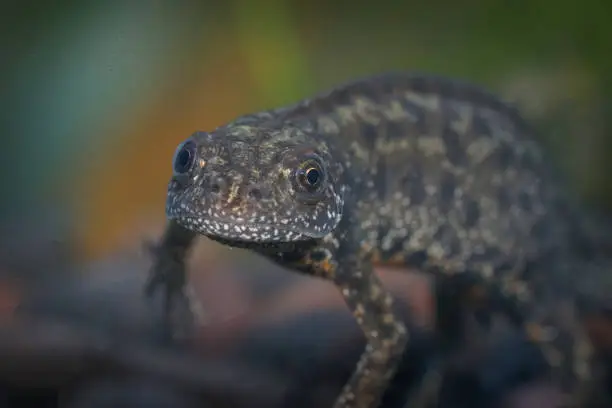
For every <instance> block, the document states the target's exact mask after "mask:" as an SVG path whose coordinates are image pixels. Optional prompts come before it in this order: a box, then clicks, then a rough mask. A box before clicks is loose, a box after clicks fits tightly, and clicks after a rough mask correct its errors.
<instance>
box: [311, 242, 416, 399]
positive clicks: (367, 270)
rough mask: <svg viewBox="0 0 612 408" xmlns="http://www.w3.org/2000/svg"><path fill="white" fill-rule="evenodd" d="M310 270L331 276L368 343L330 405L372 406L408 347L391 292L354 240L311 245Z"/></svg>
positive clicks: (404, 330)
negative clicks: (327, 245)
mask: <svg viewBox="0 0 612 408" xmlns="http://www.w3.org/2000/svg"><path fill="white" fill-rule="evenodd" d="M311 253H315V254H316V256H315V258H316V261H315V262H313V263H312V266H313V268H314V274H315V275H317V276H320V277H323V278H326V279H328V280H330V281H332V282H333V283H334V284H335V285H336V286H337V287H338V289H339V290H340V293H341V294H342V297H343V298H344V301H345V302H346V304H347V306H348V307H349V309H350V311H351V313H352V314H353V316H354V317H355V319H356V321H357V323H358V324H359V326H360V328H361V330H362V331H363V332H364V334H365V337H366V340H367V345H366V348H365V351H364V352H363V354H362V355H361V358H360V359H359V362H358V364H357V367H356V369H355V371H354V372H353V375H352V376H351V378H350V380H349V382H348V383H347V385H345V386H344V388H343V390H342V392H341V394H340V396H339V397H338V398H337V399H336V402H335V404H334V408H374V407H377V406H378V405H379V403H380V401H381V398H382V396H383V394H384V392H385V390H386V388H387V385H388V383H389V381H390V380H391V377H392V376H393V375H394V374H395V372H396V370H397V368H398V366H399V362H400V360H401V357H402V354H403V353H404V350H405V349H406V347H407V343H408V337H409V334H408V331H407V329H406V326H405V325H404V323H403V322H402V321H401V319H400V318H399V317H398V315H397V314H396V313H395V312H394V310H393V298H392V296H391V294H390V293H389V292H388V291H387V290H386V289H385V288H384V287H383V285H382V283H381V281H380V280H379V279H378V277H377V276H376V275H375V274H374V271H373V267H372V264H371V263H370V262H369V261H368V260H367V259H366V258H365V256H364V254H363V253H362V252H360V250H359V247H358V246H357V245H350V244H340V245H339V246H338V248H337V249H336V250H335V251H331V250H329V249H328V248H315V249H314V250H313V251H312V252H311Z"/></svg>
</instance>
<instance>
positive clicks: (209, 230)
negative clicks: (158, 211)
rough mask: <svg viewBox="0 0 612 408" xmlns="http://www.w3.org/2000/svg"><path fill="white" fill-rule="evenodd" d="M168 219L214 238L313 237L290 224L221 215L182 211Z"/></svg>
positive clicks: (278, 239) (273, 239)
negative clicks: (185, 212)
mask: <svg viewBox="0 0 612 408" xmlns="http://www.w3.org/2000/svg"><path fill="white" fill-rule="evenodd" d="M168 219H170V220H173V221H175V222H177V223H178V224H179V225H181V226H182V227H184V228H187V229H189V230H192V231H194V232H197V233H199V234H202V235H206V236H208V237H209V238H212V239H222V240H231V241H243V242H261V243H265V242H270V243H274V242H286V241H301V240H308V239H311V238H310V237H308V236H307V235H305V234H304V233H303V232H301V231H299V230H297V229H295V228H290V227H289V226H278V225H272V224H266V223H253V222H248V221H245V220H236V219H227V218H221V217H212V218H211V217H196V216H190V215H185V214H180V213H171V214H168Z"/></svg>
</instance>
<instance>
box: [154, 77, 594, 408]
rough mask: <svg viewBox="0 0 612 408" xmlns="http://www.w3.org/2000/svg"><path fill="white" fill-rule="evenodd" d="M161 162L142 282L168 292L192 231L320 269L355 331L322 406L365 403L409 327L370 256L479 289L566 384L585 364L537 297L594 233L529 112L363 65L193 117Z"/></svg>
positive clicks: (467, 88) (573, 340) (558, 291)
mask: <svg viewBox="0 0 612 408" xmlns="http://www.w3.org/2000/svg"><path fill="white" fill-rule="evenodd" d="M173 166H174V174H173V176H172V179H171V180H170V182H169V186H168V196H167V202H166V214H167V216H168V219H169V227H168V230H167V233H166V236H165V238H164V240H163V241H162V244H161V246H160V247H159V249H158V251H157V256H158V258H157V260H158V263H157V264H156V265H155V267H154V271H153V275H152V279H151V284H150V287H149V289H150V290H153V289H154V288H157V287H159V285H160V284H164V285H165V286H166V289H167V290H168V291H169V293H170V292H172V293H174V292H176V293H180V291H181V286H182V285H183V283H184V280H185V278H184V276H185V271H184V264H183V263H182V259H183V258H184V255H185V250H186V249H187V248H188V247H189V245H191V243H192V241H193V238H194V237H195V236H196V235H198V234H200V235H204V236H206V237H209V238H211V239H213V240H216V241H219V242H222V243H224V244H227V245H230V246H234V247H241V248H248V249H250V250H252V251H255V252H257V253H259V254H261V255H263V256H265V257H267V258H268V259H270V260H272V261H274V262H277V263H279V264H281V265H283V266H285V267H286V268H288V269H290V270H295V271H298V272H301V273H305V274H309V275H312V276H317V277H320V278H324V279H327V280H329V281H331V282H333V283H334V284H335V285H336V286H337V287H338V289H339V290H340V293H341V294H342V296H343V297H344V300H345V301H346V304H347V306H348V307H349V309H350V310H351V312H352V313H353V315H354V316H355V318H356V320H357V322H358V323H359V325H360V327H361V328H362V329H363V332H364V334H365V337H366V339H367V347H366V350H365V351H364V353H363V355H362V357H361V359H360V361H359V363H358V365H357V368H356V370H355V372H354V374H353V376H352V378H351V379H350V380H349V382H348V384H347V385H346V387H345V388H344V390H343V391H342V393H341V395H340V396H339V398H338V400H337V401H336V404H335V406H334V407H335V408H349V407H351V408H352V407H359V408H374V407H376V406H378V403H379V401H380V397H381V395H382V393H383V392H384V390H385V386H386V384H387V382H388V381H389V379H390V377H391V376H392V375H393V374H394V372H395V369H396V366H397V362H398V361H399V357H400V356H401V354H402V353H403V351H404V349H405V347H406V344H407V342H408V341H409V333H407V331H406V328H405V325H404V324H403V322H401V321H400V320H399V319H398V318H397V317H396V314H395V313H394V311H393V299H392V298H391V296H390V295H389V293H388V292H387V291H386V290H385V289H384V288H383V286H382V285H381V283H380V281H379V280H378V278H377V277H376V276H375V274H374V273H373V271H372V270H373V265H374V264H376V263H382V264H389V263H393V264H400V265H405V266H406V267H414V268H418V269H420V270H423V271H426V272H428V273H431V274H433V275H434V276H435V278H436V279H437V280H442V281H443V280H445V279H446V280H448V279H455V280H457V281H458V282H459V281H461V282H463V281H465V282H466V284H465V288H464V289H462V290H460V291H459V292H462V291H463V292H465V293H468V291H470V290H472V289H473V288H474V287H479V288H481V289H482V291H481V292H483V293H484V294H485V295H486V297H487V298H488V299H489V300H490V302H489V306H490V310H491V312H494V311H496V310H498V311H501V312H502V313H505V314H506V315H507V316H508V317H510V318H511V319H512V321H514V322H515V323H516V324H518V325H520V326H522V327H523V328H525V329H526V330H527V333H528V334H529V335H530V336H531V337H532V338H533V339H534V340H535V341H537V342H539V343H540V345H541V346H542V349H543V350H544V351H545V352H546V353H547V355H549V356H552V357H550V361H551V364H552V365H553V366H557V368H558V370H560V371H563V372H568V373H569V378H571V379H570V380H569V381H570V383H571V384H576V383H577V382H580V381H581V379H584V378H586V377H587V373H588V364H587V360H588V355H589V350H588V347H587V346H586V343H585V342H584V340H583V339H582V337H581V335H579V334H577V333H578V331H577V330H575V328H574V327H569V326H571V325H567V326H568V327H561V326H562V325H558V324H557V323H555V321H557V322H558V319H557V320H555V319H554V318H553V317H551V316H552V315H553V314H554V313H551V312H550V310H552V309H551V307H552V306H551V305H554V304H556V302H558V301H560V299H561V300H562V301H565V300H568V301H569V302H570V303H571V302H572V301H573V297H572V291H571V278H570V277H569V275H571V274H572V273H574V272H575V271H574V269H572V266H571V265H579V264H580V262H582V261H583V258H584V256H585V253H586V252H588V251H585V249H584V248H585V247H588V248H590V247H591V242H590V239H591V238H590V237H589V236H588V234H587V233H586V230H585V229H584V228H582V225H583V224H582V218H583V216H582V212H581V211H580V210H579V209H578V207H577V206H576V205H574V203H573V201H572V200H571V199H570V198H568V196H567V193H566V190H567V189H566V186H565V185H564V184H563V182H562V181H560V180H559V178H558V177H557V176H556V173H555V171H554V169H553V168H552V166H551V165H550V164H549V159H548V158H546V157H545V154H544V153H543V151H542V148H541V146H540V145H539V143H538V142H537V140H536V138H535V137H534V136H533V132H532V131H531V129H530V128H529V126H528V125H527V124H526V123H525V121H524V120H523V119H522V117H521V116H520V114H519V113H518V112H517V111H516V110H515V109H514V108H512V107H511V106H510V105H508V104H506V103H505V102H503V101H502V100H500V99H499V98H497V97H496V96H495V95H493V94H491V93H489V92H487V91H485V90H483V89H481V88H479V87H477V86H475V85H471V84H468V83H463V82H460V81H457V80H454V79H445V78H441V77H434V76H429V75H424V74H409V73H389V74H382V75H377V76H372V77H368V78H364V79H361V80H357V81H353V82H349V83H346V84H343V85H340V86H338V87H336V88H334V89H332V90H330V91H328V92H325V93H320V94H318V95H316V96H314V97H312V98H309V99H304V100H302V101H300V102H298V103H296V104H294V105H291V106H288V107H282V108H278V109H271V110H267V111H263V112H259V113H254V114H249V115H244V116H242V117H239V118H238V119H236V120H234V121H232V122H230V123H227V124H225V125H223V126H220V127H218V128H217V129H215V130H213V131H210V132H204V131H199V132H195V133H194V134H193V135H192V136H191V137H189V138H188V139H187V140H186V141H185V142H183V143H182V144H181V145H180V146H179V147H178V148H177V151H176V153H175V157H174V162H173ZM577 242H580V245H577V244H576V243H577ZM593 245H595V244H593ZM177 251H178V252H177ZM169 259H174V263H168V260H169ZM568 265H569V266H568ZM566 272H567V273H566ZM576 273H579V271H577V272H576ZM464 278H465V279H464ZM172 282H174V283H172ZM476 292H478V291H476ZM549 326H550V327H552V329H554V330H547V329H546V327H549ZM555 331H556V332H557V333H558V335H557V336H555V335H550V336H549V334H551V333H554V332H555ZM555 356H556V357H555ZM564 370H565V371H564Z"/></svg>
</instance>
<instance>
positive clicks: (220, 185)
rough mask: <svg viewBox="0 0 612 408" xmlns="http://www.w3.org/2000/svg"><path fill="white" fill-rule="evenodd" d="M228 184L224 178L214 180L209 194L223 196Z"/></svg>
mask: <svg viewBox="0 0 612 408" xmlns="http://www.w3.org/2000/svg"><path fill="white" fill-rule="evenodd" d="M226 187H227V183H226V181H225V179H223V177H216V178H214V179H213V180H212V181H211V183H210V185H209V192H210V193H211V194H213V195H219V194H222V193H223V192H224V191H225V190H226V189H227V188H226Z"/></svg>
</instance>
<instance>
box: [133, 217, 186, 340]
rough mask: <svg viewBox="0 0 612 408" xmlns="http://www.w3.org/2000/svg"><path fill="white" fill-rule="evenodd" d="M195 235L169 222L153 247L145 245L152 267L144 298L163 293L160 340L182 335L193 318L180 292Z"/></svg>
mask: <svg viewBox="0 0 612 408" xmlns="http://www.w3.org/2000/svg"><path fill="white" fill-rule="evenodd" d="M195 237H196V234H195V233H194V232H192V231H190V230H187V229H185V228H183V227H181V226H179V225H178V224H176V223H175V222H172V221H171V222H169V223H168V225H167V227H166V230H165V231H164V235H163V236H162V238H161V239H160V240H159V242H157V243H151V242H149V243H147V248H148V250H149V251H150V252H151V254H152V255H153V265H152V267H151V271H150V274H149V277H148V279H147V283H146V286H145V295H146V297H147V298H151V297H152V296H153V295H154V294H155V293H156V292H157V291H158V290H160V289H161V290H163V292H164V300H163V305H164V310H163V312H164V317H165V319H164V322H165V324H166V325H167V327H166V328H165V334H164V337H165V338H166V340H169V339H171V338H173V337H177V336H180V335H185V334H186V333H187V331H188V330H189V328H190V326H191V324H192V320H193V317H192V316H191V309H190V306H189V301H188V299H187V297H186V296H185V293H184V289H185V284H186V280H187V273H186V266H185V262H186V259H187V255H188V251H189V249H191V247H192V246H193V243H194V241H195Z"/></svg>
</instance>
